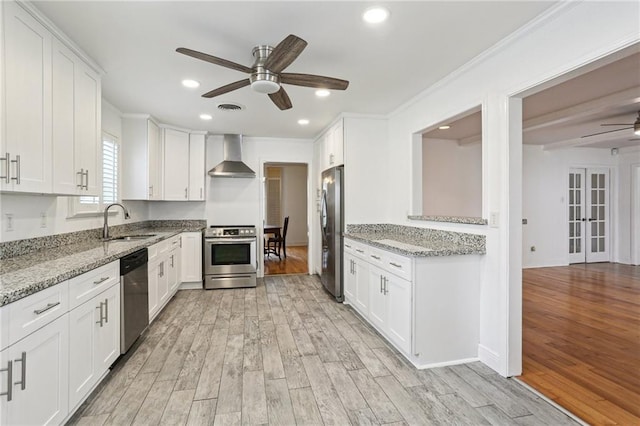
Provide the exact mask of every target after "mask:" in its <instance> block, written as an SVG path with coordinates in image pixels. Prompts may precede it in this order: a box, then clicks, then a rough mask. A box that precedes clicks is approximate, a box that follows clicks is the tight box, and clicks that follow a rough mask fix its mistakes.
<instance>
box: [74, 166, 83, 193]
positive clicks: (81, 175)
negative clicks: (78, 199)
mask: <svg viewBox="0 0 640 426" xmlns="http://www.w3.org/2000/svg"><path fill="white" fill-rule="evenodd" d="M76 175H80V184H79V185H76V186H77V187H78V188H80V189H82V188H83V187H84V169H80V171H79V172H76Z"/></svg>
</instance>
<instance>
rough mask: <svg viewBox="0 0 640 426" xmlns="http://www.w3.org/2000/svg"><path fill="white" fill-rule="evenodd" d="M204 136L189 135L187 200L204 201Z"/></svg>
mask: <svg viewBox="0 0 640 426" xmlns="http://www.w3.org/2000/svg"><path fill="white" fill-rule="evenodd" d="M204 141H205V135H197V134H191V135H189V200H191V201H204V199H205V196H204V184H205V177H206V170H205V158H204V146H205V143H204Z"/></svg>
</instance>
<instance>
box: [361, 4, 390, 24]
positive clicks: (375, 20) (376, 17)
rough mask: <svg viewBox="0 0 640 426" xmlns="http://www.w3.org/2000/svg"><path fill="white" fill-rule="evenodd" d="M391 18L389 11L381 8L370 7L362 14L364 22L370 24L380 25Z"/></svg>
mask: <svg viewBox="0 0 640 426" xmlns="http://www.w3.org/2000/svg"><path fill="white" fill-rule="evenodd" d="M387 18H389V9H386V8H384V7H381V6H376V7H370V8H369V9H367V10H365V11H364V13H363V14H362V20H363V21H365V22H367V23H369V24H379V23H381V22H384V21H386V20H387Z"/></svg>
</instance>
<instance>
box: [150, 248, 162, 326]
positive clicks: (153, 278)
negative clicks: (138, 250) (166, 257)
mask: <svg viewBox="0 0 640 426" xmlns="http://www.w3.org/2000/svg"><path fill="white" fill-rule="evenodd" d="M147 269H148V273H147V275H148V280H149V322H151V320H152V319H153V318H154V317H155V316H156V314H157V313H158V310H159V309H160V298H159V295H158V286H159V284H160V261H159V258H158V257H156V258H155V259H154V260H150V261H149V264H148V266H147Z"/></svg>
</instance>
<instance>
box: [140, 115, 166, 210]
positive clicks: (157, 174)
mask: <svg viewBox="0 0 640 426" xmlns="http://www.w3.org/2000/svg"><path fill="white" fill-rule="evenodd" d="M147 152H148V157H147V158H148V164H145V165H144V167H145V168H146V169H147V170H148V177H149V188H148V190H149V195H148V198H149V200H162V138H161V133H160V128H159V127H158V126H157V125H156V123H154V122H153V121H151V120H147ZM141 166H142V165H141Z"/></svg>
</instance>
